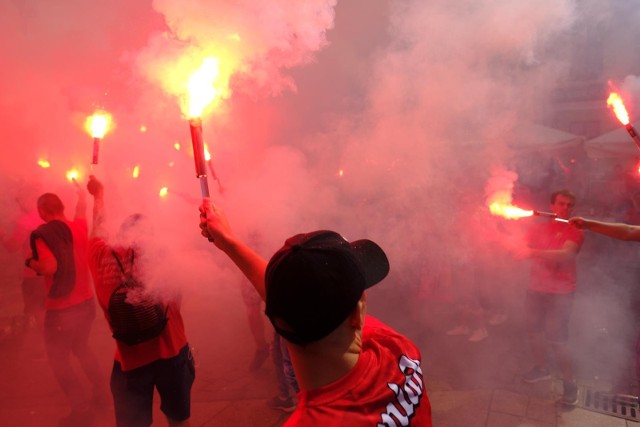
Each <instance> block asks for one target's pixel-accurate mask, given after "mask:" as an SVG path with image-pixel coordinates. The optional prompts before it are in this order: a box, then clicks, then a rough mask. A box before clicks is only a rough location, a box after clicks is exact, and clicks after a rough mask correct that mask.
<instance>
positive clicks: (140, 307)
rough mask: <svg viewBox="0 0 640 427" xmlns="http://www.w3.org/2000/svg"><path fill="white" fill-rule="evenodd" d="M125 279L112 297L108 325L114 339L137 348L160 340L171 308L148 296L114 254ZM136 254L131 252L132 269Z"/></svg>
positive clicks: (140, 284) (143, 287)
mask: <svg viewBox="0 0 640 427" xmlns="http://www.w3.org/2000/svg"><path fill="white" fill-rule="evenodd" d="M111 253H112V254H113V256H114V257H115V259H116V261H117V262H118V266H119V267H120V270H121V271H122V274H123V275H124V277H125V281H124V282H123V283H122V284H121V285H120V286H118V287H117V288H116V289H115V290H114V291H113V292H112V293H111V297H110V298H109V306H108V311H109V319H110V320H109V324H110V325H111V330H112V331H113V338H115V339H116V340H118V341H120V342H123V343H125V344H127V345H136V344H140V343H142V342H145V341H148V340H150V339H152V338H155V337H157V336H158V335H160V334H161V333H162V331H163V330H164V328H165V326H166V325H167V321H168V320H169V318H168V317H167V311H168V309H169V308H168V307H164V305H163V304H162V303H160V302H159V300H158V299H157V298H156V297H155V296H153V295H151V294H149V292H148V291H147V289H146V288H145V286H144V285H143V284H142V283H140V282H139V281H138V280H136V279H135V278H134V277H133V276H132V275H131V273H129V274H127V273H126V272H125V270H124V268H123V266H122V263H121V262H120V259H119V258H118V255H117V254H116V253H115V251H113V250H112V251H111ZM133 257H134V253H133V251H131V269H132V268H133Z"/></svg>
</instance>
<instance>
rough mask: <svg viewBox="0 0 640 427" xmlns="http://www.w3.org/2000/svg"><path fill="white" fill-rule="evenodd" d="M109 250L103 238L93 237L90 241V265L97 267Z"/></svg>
mask: <svg viewBox="0 0 640 427" xmlns="http://www.w3.org/2000/svg"><path fill="white" fill-rule="evenodd" d="M108 249H109V246H108V245H107V242H106V241H105V240H104V239H103V238H102V237H92V238H91V239H89V265H90V266H94V267H95V266H97V265H98V262H99V260H100V259H102V257H103V256H104V253H105V252H106V251H107V250H108Z"/></svg>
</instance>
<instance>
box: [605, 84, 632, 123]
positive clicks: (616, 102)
mask: <svg viewBox="0 0 640 427" xmlns="http://www.w3.org/2000/svg"><path fill="white" fill-rule="evenodd" d="M607 106H609V108H613V112H614V113H615V115H616V117H617V118H618V120H620V123H622V124H623V125H625V126H626V125H628V124H629V113H628V112H627V109H626V108H625V106H624V102H622V98H621V97H620V95H618V94H617V93H616V92H611V93H610V94H609V98H607Z"/></svg>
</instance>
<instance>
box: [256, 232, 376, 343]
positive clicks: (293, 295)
mask: <svg viewBox="0 0 640 427" xmlns="http://www.w3.org/2000/svg"><path fill="white" fill-rule="evenodd" d="M388 273H389V260H388V259H387V256H386V255H385V253H384V251H383V250H382V249H381V248H380V246H378V245H377V244H375V243H374V242H372V241H371V240H356V241H354V242H351V243H350V242H348V241H347V240H346V239H345V238H344V237H342V236H341V235H340V234H338V233H336V232H335V231H327V230H319V231H314V232H311V233H306V234H297V235H295V236H293V237H290V238H289V239H287V240H286V241H285V243H284V246H283V247H282V248H281V249H280V250H278V252H276V253H275V254H274V255H273V257H271V260H270V261H269V264H268V265H267V271H266V276H265V287H266V314H267V316H268V317H269V320H271V323H272V324H273V327H274V328H275V330H276V332H278V333H279V334H280V335H281V336H282V337H284V338H285V339H286V340H288V341H290V342H292V343H294V344H299V345H305V344H309V343H312V342H314V341H318V340H320V339H322V338H324V337H326V336H327V335H329V334H330V333H331V332H332V331H334V330H335V329H336V328H337V327H338V326H340V324H341V323H342V322H344V320H345V319H346V318H347V317H348V316H349V314H350V313H351V312H352V311H353V309H354V308H355V307H356V305H357V303H358V301H359V300H360V298H361V297H362V293H363V292H364V290H365V289H367V288H369V287H371V286H373V285H375V284H376V283H378V282H380V281H381V280H382V279H384V278H385V277H386V275H387V274H388Z"/></svg>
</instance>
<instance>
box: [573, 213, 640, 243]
mask: <svg viewBox="0 0 640 427" xmlns="http://www.w3.org/2000/svg"><path fill="white" fill-rule="evenodd" d="M569 223H570V224H572V225H574V226H575V227H576V228H579V229H582V230H589V231H593V232H594V233H598V234H602V235H604V236H608V237H613V238H614V239H618V240H634V241H640V226H637V225H630V224H624V223H621V222H603V221H596V220H593V219H585V218H581V217H574V218H571V219H570V220H569Z"/></svg>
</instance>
